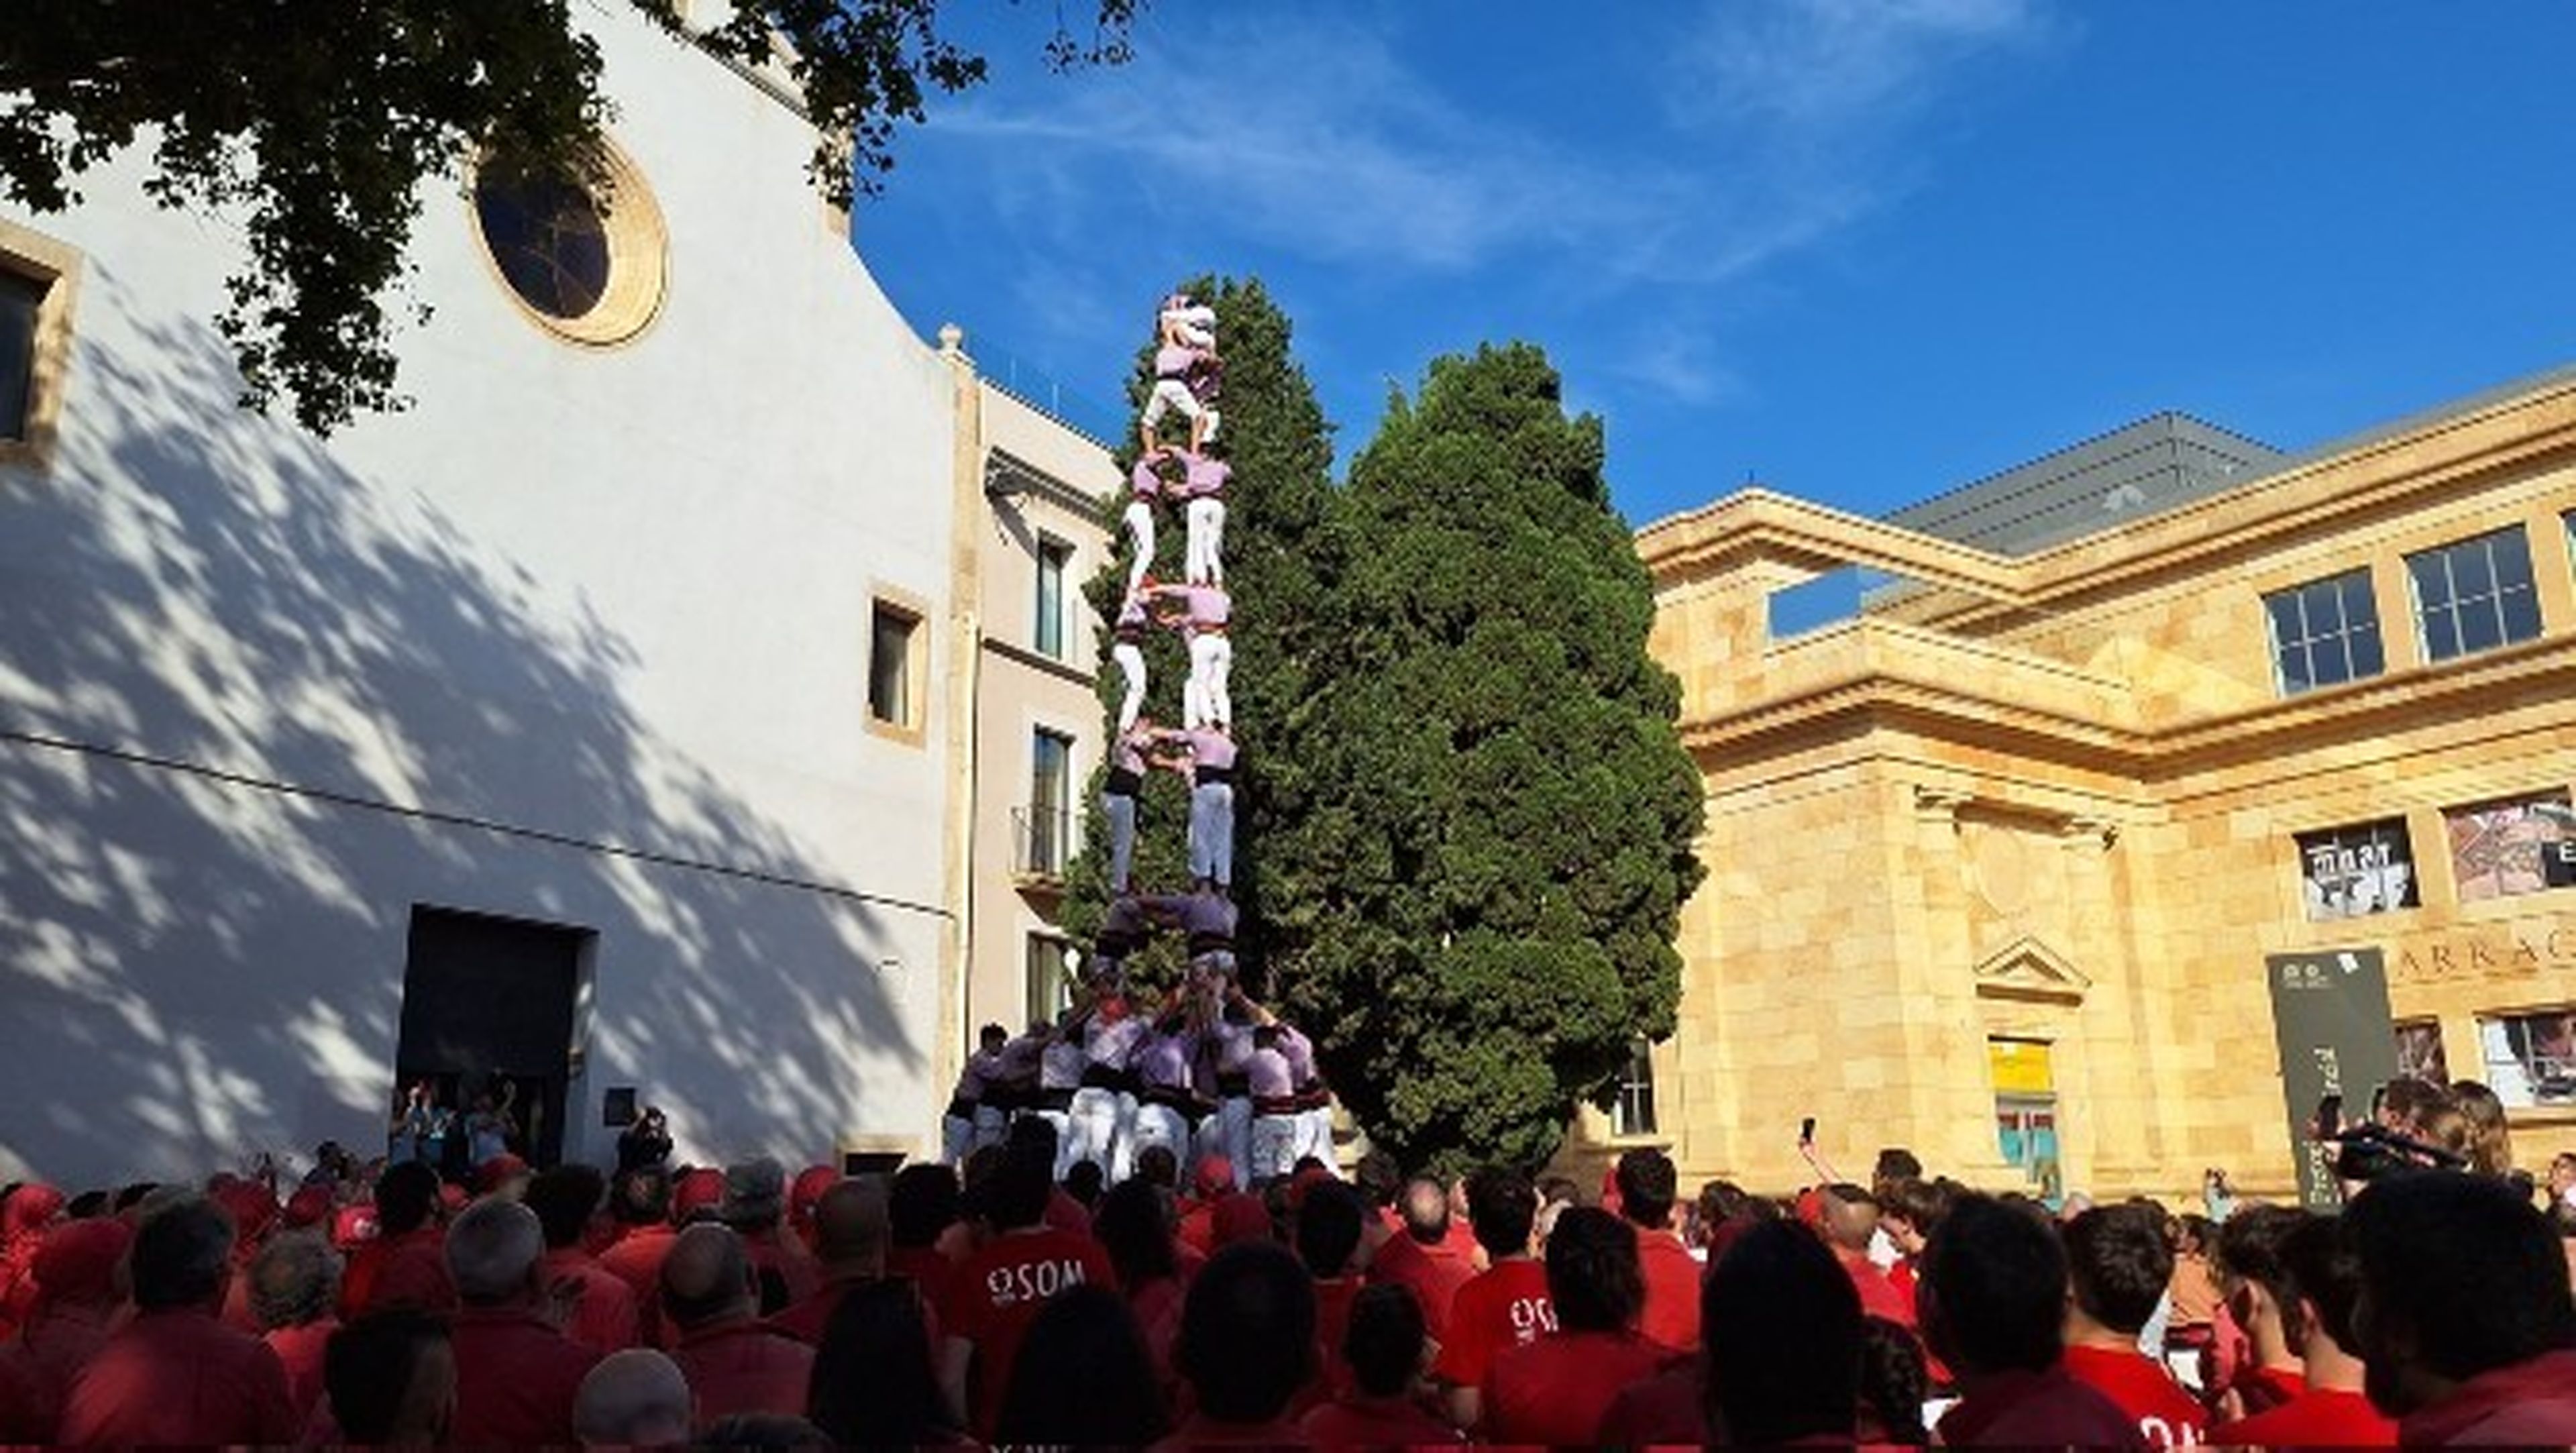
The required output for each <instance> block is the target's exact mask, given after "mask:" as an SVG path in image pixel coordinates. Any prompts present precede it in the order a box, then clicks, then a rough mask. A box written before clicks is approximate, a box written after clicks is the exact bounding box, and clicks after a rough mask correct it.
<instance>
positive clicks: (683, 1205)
mask: <svg viewBox="0 0 2576 1453" xmlns="http://www.w3.org/2000/svg"><path fill="white" fill-rule="evenodd" d="M724 1186H725V1178H724V1172H723V1171H720V1170H717V1169H715V1168H713V1167H712V1166H700V1167H698V1168H697V1169H696V1170H693V1171H690V1172H688V1173H687V1174H685V1175H683V1176H681V1177H680V1179H679V1181H678V1183H677V1184H675V1185H673V1186H672V1187H671V1220H672V1221H673V1222H675V1223H676V1222H680V1221H686V1220H687V1219H689V1216H690V1214H691V1213H692V1212H696V1211H703V1210H705V1209H706V1208H708V1207H709V1206H714V1205H718V1204H721V1203H722V1202H723V1200H724Z"/></svg>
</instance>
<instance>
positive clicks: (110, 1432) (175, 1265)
mask: <svg viewBox="0 0 2576 1453" xmlns="http://www.w3.org/2000/svg"><path fill="white" fill-rule="evenodd" d="M232 1250H233V1228H232V1221H231V1219H230V1218H228V1217H227V1216H225V1215H224V1213H223V1211H222V1209H221V1208H219V1207H217V1206H216V1205H214V1204H213V1203H212V1202H209V1201H205V1200H201V1199H196V1198H188V1199H183V1200H179V1201H175V1202H173V1203H171V1204H169V1205H165V1206H163V1207H161V1208H160V1209H158V1210H156V1211H154V1212H152V1213H151V1214H149V1215H147V1216H145V1217H144V1218H143V1221H142V1224H141V1225H140V1226H138V1227H136V1228H135V1232H134V1242H133V1247H132V1250H131V1251H130V1252H129V1253H128V1258H127V1274H128V1276H129V1278H130V1279H131V1281H132V1284H133V1299H134V1319H133V1320H132V1321H130V1322H128V1323H126V1324H125V1326H124V1327H123V1328H121V1329H119V1330H118V1331H117V1332H116V1333H115V1334H113V1335H112V1336H110V1337H109V1338H108V1339H107V1341H106V1342H105V1343H103V1344H102V1345H101V1346H100V1347H99V1349H98V1351H97V1353H96V1354H94V1355H93V1356H92V1357H91V1358H90V1360H89V1364H88V1365H87V1366H86V1367H84V1368H82V1369H81V1372H80V1374H79V1376H78V1377H76V1378H74V1379H73V1381H72V1386H71V1393H70V1396H69V1397H68V1398H67V1399H65V1402H64V1407H63V1415H62V1419H61V1421H60V1423H59V1424H58V1426H57V1428H56V1433H57V1436H58V1437H59V1438H60V1439H61V1441H62V1442H64V1443H71V1444H92V1445H96V1444H148V1443H161V1444H169V1443H285V1442H289V1441H292V1440H293V1439H294V1437H295V1435H296V1434H297V1433H298V1432H299V1431H301V1427H300V1424H299V1423H298V1422H297V1419H296V1416H295V1406H294V1401H293V1398H292V1395H291V1394H290V1393H289V1391H288V1389H287V1384H286V1368H285V1367H284V1365H283V1364H281V1363H280V1362H279V1361H278V1360H277V1354H276V1353H275V1352H273V1351H271V1350H270V1349H269V1347H268V1345H267V1344H266V1343H264V1342H262V1341H260V1340H259V1339H258V1338H256V1337H252V1336H250V1335H249V1334H247V1333H244V1332H239V1331H236V1330H234V1329H233V1328H230V1327H227V1326H225V1325H223V1323H222V1322H220V1321H218V1320H217V1319H216V1313H217V1311H218V1310H219V1309H220V1308H221V1307H222V1305H223V1297H224V1290H225V1288H226V1286H227V1285H228V1284H229V1283H230V1281H231V1273H232Z"/></svg>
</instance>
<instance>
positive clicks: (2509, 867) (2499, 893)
mask: <svg viewBox="0 0 2576 1453" xmlns="http://www.w3.org/2000/svg"><path fill="white" fill-rule="evenodd" d="M2442 826H2443V828H2444V830H2445V831H2446V832H2447V833H2448V834H2449V836H2450V839H2451V876H2452V878H2453V880H2454V881H2456V882H2457V883H2458V884H2459V885H2460V901H2461V902H2463V903H2475V902H2479V901H2481V900H2483V899H2488V898H2511V897H2514V896H2516V895H2517V894H2522V893H2537V892H2539V891H2540V890H2541V889H2543V888H2565V887H2570V886H2576V833H2571V832H2570V831H2569V829H2570V827H2571V826H2576V810H2571V809H2570V808H2569V806H2568V802H2567V794H2566V793H2564V792H2543V793H2540V794H2537V795H2535V796H2531V797H2521V798H2514V799H2511V800H2508V801H2503V802H2486V803H2480V804H2478V805H2477V806H2474V807H2453V808H2447V809H2445V810H2444V811H2443V813H2442Z"/></svg>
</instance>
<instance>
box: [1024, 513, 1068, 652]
mask: <svg viewBox="0 0 2576 1453" xmlns="http://www.w3.org/2000/svg"><path fill="white" fill-rule="evenodd" d="M1072 565H1073V547H1072V546H1071V545H1068V544H1066V543H1064V542H1063V541H1062V540H1048V539H1041V540H1039V541H1038V619H1037V630H1036V632H1035V633H1034V634H1035V638H1036V641H1037V649H1038V654H1039V655H1041V656H1052V657H1054V658H1056V659H1057V660H1059V661H1060V660H1063V659H1064V654H1065V649H1066V647H1065V629H1064V622H1065V610H1064V577H1065V575H1066V574H1067V573H1068V572H1069V571H1070V570H1071V568H1072Z"/></svg>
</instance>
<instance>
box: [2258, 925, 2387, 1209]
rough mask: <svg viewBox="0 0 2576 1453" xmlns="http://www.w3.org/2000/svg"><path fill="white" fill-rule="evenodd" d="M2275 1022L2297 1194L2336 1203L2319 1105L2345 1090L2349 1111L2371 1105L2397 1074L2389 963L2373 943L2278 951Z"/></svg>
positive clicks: (2270, 967) (2270, 970) (2273, 970)
mask: <svg viewBox="0 0 2576 1453" xmlns="http://www.w3.org/2000/svg"><path fill="white" fill-rule="evenodd" d="M2263 963H2264V972H2265V974H2266V975H2267V976H2268V977H2269V979H2270V981H2271V985H2272V1029H2273V1033H2274V1035H2275V1036H2276V1037H2277V1039H2278V1041H2279V1044H2280V1047H2281V1094H2282V1098H2283V1101H2284V1108H2285V1109H2286V1111H2287V1113H2288V1115H2289V1121H2290V1145H2291V1148H2292V1150H2293V1152H2294V1153H2295V1154H2296V1155H2297V1157H2298V1169H2299V1202H2300V1204H2301V1205H2304V1206H2306V1207H2308V1208H2309V1209H2310V1210H2316V1211H2331V1210H2333V1209H2334V1208H2335V1207H2336V1205H2337V1204H2339V1202H2340V1200H2341V1195H2340V1193H2339V1191H2338V1188H2337V1187H2336V1185H2335V1176H2334V1159H2335V1149H2336V1147H2334V1146H2333V1145H2331V1144H2321V1143H2319V1142H2318V1141H2317V1140H2316V1139H2315V1138H2314V1136H2313V1135H2312V1133H2311V1132H2312V1127H2314V1125H2315V1124H2316V1116H2317V1105H2318V1103H2319V1102H2320V1101H2322V1100H2324V1099H2325V1097H2326V1096H2328V1095H2340V1096H2342V1097H2343V1103H2344V1113H2345V1116H2346V1118H2349V1119H2358V1118H2360V1117H2362V1116H2364V1115H2367V1114H2368V1113H2369V1111H2370V1102H2371V1097H2372V1096H2373V1095H2374V1094H2375V1093H2376V1092H2377V1091H2378V1089H2379V1087H2380V1086H2382V1085H2384V1084H2387V1083H2388V1082H2389V1081H2390V1080H2392V1079H2394V1078H2396V1076H2397V1039H2396V1035H2395V1033H2394V1032H2393V1028H2392V1023H2391V1016H2390V1014H2389V1009H2388V963H2387V960H2386V958H2385V957H2384V956H2382V955H2381V953H2380V951H2379V950H2377V949H2375V948H2347V949H2321V950H2319V951H2317V952H2315V953H2304V954H2273V955H2271V956H2269V957H2268V958H2266V959H2265V960H2264V961H2263Z"/></svg>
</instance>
